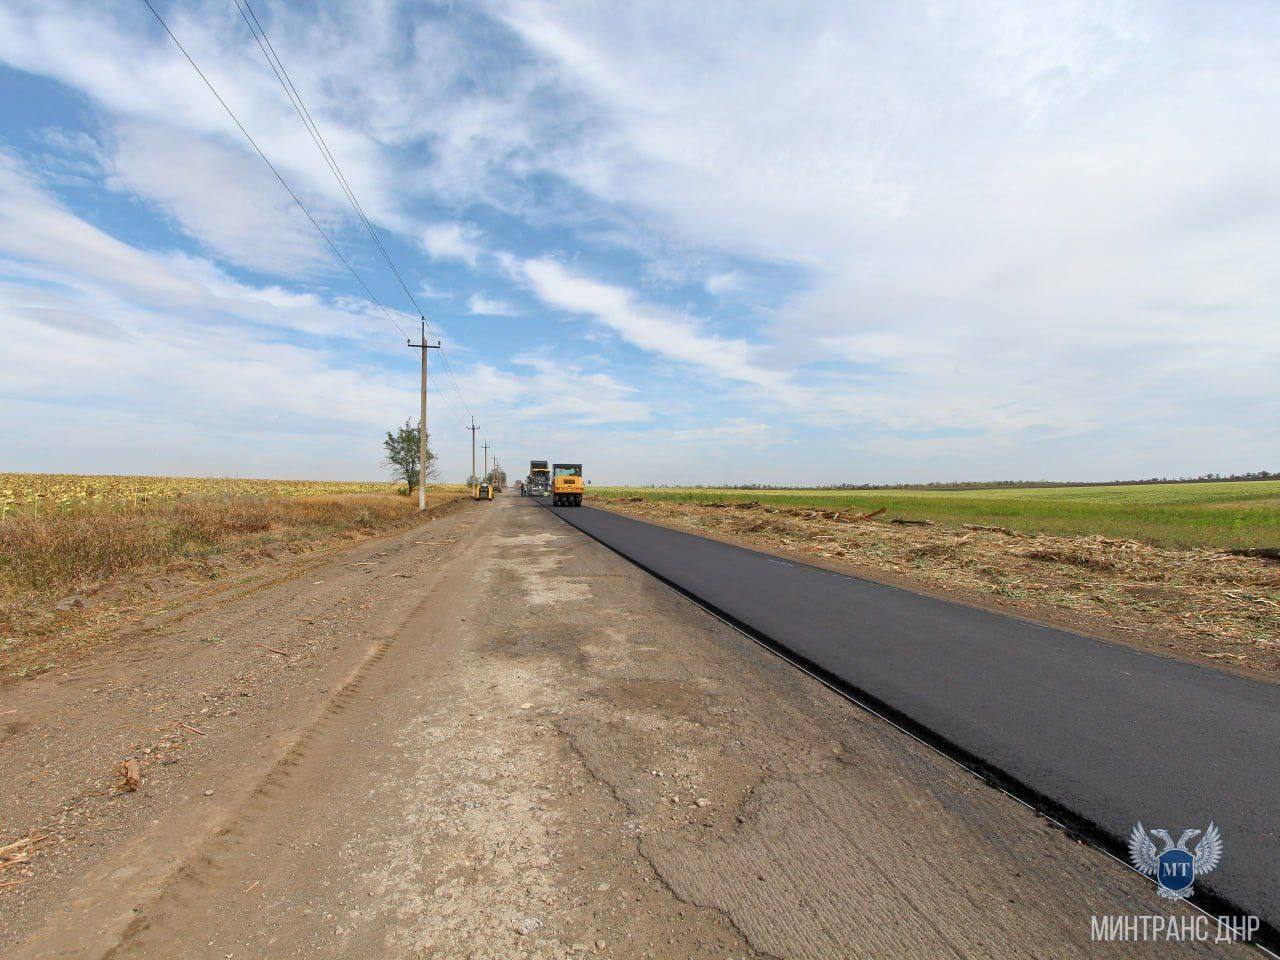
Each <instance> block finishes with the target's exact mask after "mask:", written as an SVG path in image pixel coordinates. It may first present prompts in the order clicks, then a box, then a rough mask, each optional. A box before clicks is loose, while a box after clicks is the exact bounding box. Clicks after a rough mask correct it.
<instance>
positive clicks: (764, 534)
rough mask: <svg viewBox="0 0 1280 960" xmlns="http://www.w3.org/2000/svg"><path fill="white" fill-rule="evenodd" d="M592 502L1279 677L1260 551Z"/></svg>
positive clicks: (772, 510) (1271, 576) (1278, 573)
mask: <svg viewBox="0 0 1280 960" xmlns="http://www.w3.org/2000/svg"><path fill="white" fill-rule="evenodd" d="M593 505H594V506H601V507H606V508H608V509H613V510H618V511H620V512H625V513H629V514H633V515H635V516H638V517H641V518H643V519H648V520H654V521H657V522H660V523H666V524H668V525H671V526H676V527H683V528H685V529H689V530H692V531H694V532H698V533H709V534H712V535H717V536H721V537H725V538H728V539H732V540H736V541H738V542H742V543H745V544H747V545H749V546H755V547H761V548H765V549H774V550H781V551H784V552H787V553H792V554H797V555H800V556H802V557H806V556H807V557H811V558H814V559H816V560H820V561H828V562H833V563H836V564H848V565H850V566H851V567H853V568H855V569H856V570H858V571H863V570H865V571H871V572H874V571H882V572H883V573H884V574H886V575H888V577H887V578H888V579H894V580H897V579H901V580H902V581H904V582H906V583H910V582H914V583H918V584H920V585H922V586H924V587H928V588H936V589H941V590H944V591H947V592H949V593H952V594H953V595H957V596H960V597H962V598H965V599H971V600H974V601H976V602H980V603H984V604H989V605H995V606H1000V607H1004V608H1007V609H1011V610H1015V611H1017V612H1019V613H1023V614H1026V615H1028V616H1030V617H1033V618H1037V619H1042V620H1048V621H1050V622H1055V623H1060V624H1063V625H1065V626H1069V627H1075V628H1077V629H1080V630H1082V631H1084V632H1087V633H1098V634H1100V635H1104V636H1111V637H1115V638H1117V639H1122V640H1126V641H1132V642H1134V643H1137V644H1139V645H1142V646H1155V647H1158V648H1160V649H1164V650H1168V651H1170V652H1173V653H1177V654H1179V655H1184V656H1189V657H1192V658H1204V659H1207V660H1211V661H1214V662H1217V663H1224V664H1230V665H1233V666H1237V667H1240V668H1243V669H1247V670H1250V671H1254V672H1257V673H1259V674H1263V675H1266V676H1269V677H1272V678H1276V679H1280V563H1277V562H1276V561H1275V560H1270V559H1267V558H1265V557H1250V556H1238V555H1232V554H1229V553H1225V552H1222V551H1220V550H1216V549H1206V548H1190V549H1187V548H1181V549H1180V548H1174V547H1158V546H1153V545H1151V544H1147V543H1142V542H1140V541H1138V540H1133V539H1116V538H1108V537H1100V536H1049V535H1043V534H1027V533H1021V532H1018V531H1015V530H1011V529H1007V528H1003V527H995V526H984V525H978V524H968V525H963V524H956V525H944V524H939V523H926V524H923V525H918V526H904V525H898V524H893V523H889V522H885V520H884V518H883V517H881V518H877V519H872V520H861V521H859V520H853V519H852V518H851V517H850V516H849V514H847V513H846V514H841V513H836V512H832V511H824V510H812V509H795V508H791V509H788V508H783V507H777V506H772V505H765V504H759V503H742V502H737V503H731V504H730V503H672V502H669V501H660V500H650V499H648V498H631V499H627V500H613V501H610V500H596V501H595V502H594V503H593Z"/></svg>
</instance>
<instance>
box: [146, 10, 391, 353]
mask: <svg viewBox="0 0 1280 960" xmlns="http://www.w3.org/2000/svg"><path fill="white" fill-rule="evenodd" d="M142 2H143V3H145V4H146V5H147V9H148V10H150V11H151V13H152V15H153V16H154V17H155V18H156V20H157V21H158V22H159V24H160V26H161V27H163V28H164V32H165V33H167V34H168V35H169V39H170V40H172V41H173V43H174V46H176V47H177V48H178V49H179V50H180V51H181V52H182V55H183V56H184V57H186V59H187V63H189V64H191V69H193V70H194V71H195V72H196V73H197V74H198V75H199V76H200V79H201V80H203V81H204V85H205V86H206V87H208V88H209V92H210V93H212V94H213V96H214V99H216V100H217V101H218V103H219V104H221V105H222V109H223V110H225V111H226V112H227V116H229V117H230V118H231V120H232V122H233V123H235V125H236V126H237V127H238V128H239V129H240V132H241V133H242V134H244V137H245V139H246V140H248V141H249V144H250V145H251V146H252V147H253V149H254V150H255V151H256V152H257V154H258V156H259V157H261V158H262V162H263V163H265V164H266V165H267V166H268V167H270V168H271V172H272V173H273V174H275V178H276V179H277V180H279V181H280V186H282V187H284V189H285V191H286V192H287V193H288V194H289V196H291V197H292V198H293V202H294V203H296V204H297V205H298V209H300V210H301V211H302V212H303V213H304V214H306V217H307V219H308V220H310V221H311V225H312V226H313V227H315V228H316V232H317V233H319V234H320V236H322V237H324V240H325V242H326V243H327V244H328V245H329V249H330V250H332V251H333V254H334V256H336V257H337V258H338V259H339V260H340V261H342V265H343V266H344V267H346V268H347V271H348V272H349V273H350V274H351V276H353V277H355V279H356V282H357V283H358V284H360V286H361V287H362V288H363V289H364V292H365V293H367V294H368V295H369V299H370V300H372V301H373V302H374V303H376V304H377V305H378V308H379V309H380V310H381V311H382V312H383V314H385V315H386V318H387V319H388V320H390V321H391V323H392V325H394V326H395V328H396V329H397V330H399V331H400V334H401V335H402V336H404V337H405V339H406V340H407V339H408V334H406V333H405V331H404V328H403V327H402V326H400V324H399V323H398V322H397V321H396V318H395V317H393V316H392V315H391V312H390V311H389V310H388V309H387V308H386V307H385V306H384V305H383V303H382V301H381V300H379V299H378V298H377V296H375V295H374V292H373V291H372V290H370V289H369V285H368V284H367V283H365V282H364V279H363V278H362V277H361V276H360V274H358V273H356V271H355V268H354V267H353V266H351V263H350V262H349V261H348V260H347V258H346V257H344V256H343V255H342V251H341V250H339V249H338V247H337V245H336V244H335V243H334V242H333V240H332V239H331V238H330V237H329V234H327V233H325V231H324V228H323V227H321V226H320V224H319V223H318V222H317V221H316V218H315V217H313V216H312V215H311V211H310V210H308V209H307V207H306V204H304V203H303V202H302V200H301V199H300V198H299V197H298V195H297V194H296V193H295V192H294V190H293V188H292V187H291V186H289V184H288V182H287V181H286V180H285V178H284V177H283V176H281V175H280V171H279V170H277V169H276V166H275V164H273V163H272V162H271V161H270V159H268V157H267V155H266V154H265V153H263V152H262V148H261V147H259V146H258V142H257V141H256V140H254V139H253V137H252V136H251V135H250V133H249V131H248V130H246V129H245V126H244V124H243V123H241V122H240V118H239V117H237V116H236V115H235V111H233V110H232V109H231V107H229V106H228V105H227V102H226V101H225V100H223V99H222V95H221V94H220V93H218V91H217V88H215V87H214V85H213V83H212V82H210V80H209V78H208V77H206V76H205V74H204V71H203V70H201V69H200V67H199V66H198V65H197V64H196V62H195V60H193V59H192V58H191V54H189V53H187V48H186V47H184V46H183V45H182V43H181V42H180V41H179V40H178V38H177V37H176V36H174V34H173V31H172V30H170V29H169V25H168V24H167V23H165V22H164V18H163V17H162V16H160V13H159V11H158V10H156V8H155V7H154V6H152V4H151V0H142Z"/></svg>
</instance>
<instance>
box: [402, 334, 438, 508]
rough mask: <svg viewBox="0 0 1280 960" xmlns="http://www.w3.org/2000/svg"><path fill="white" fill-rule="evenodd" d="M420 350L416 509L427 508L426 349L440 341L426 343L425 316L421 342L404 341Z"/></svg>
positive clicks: (433, 347) (432, 348)
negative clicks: (420, 387) (420, 391)
mask: <svg viewBox="0 0 1280 960" xmlns="http://www.w3.org/2000/svg"><path fill="white" fill-rule="evenodd" d="M405 342H406V343H407V344H408V345H409V346H411V347H413V348H415V349H417V350H421V351H422V407H421V410H420V414H419V417H418V509H419V510H425V509H427V351H428V350H439V349H440V341H439V340H437V341H436V342H435V343H427V318H426V317H423V318H422V342H421V343H414V342H413V341H412V340H406V341H405Z"/></svg>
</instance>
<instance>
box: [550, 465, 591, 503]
mask: <svg viewBox="0 0 1280 960" xmlns="http://www.w3.org/2000/svg"><path fill="white" fill-rule="evenodd" d="M584 489H585V487H584V485H583V480H582V464H580V463H556V464H553V465H552V467H551V503H552V505H553V506H557V507H580V506H582V494H583V491H584Z"/></svg>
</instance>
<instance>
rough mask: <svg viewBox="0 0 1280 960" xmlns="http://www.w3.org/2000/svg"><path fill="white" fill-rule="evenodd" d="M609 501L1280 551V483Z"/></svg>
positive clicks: (613, 491)
mask: <svg viewBox="0 0 1280 960" xmlns="http://www.w3.org/2000/svg"><path fill="white" fill-rule="evenodd" d="M592 494H593V496H595V497H599V498H602V499H615V500H617V499H625V498H629V497H642V498H643V499H645V500H647V501H651V502H658V503H692V504H700V503H701V504H708V503H724V504H741V503H760V504H763V505H766V506H774V507H787V508H795V509H804V508H807V509H815V510H828V511H839V512H843V513H867V512H870V511H872V510H879V509H881V508H883V509H884V511H885V518H886V519H888V518H901V519H909V520H931V521H935V522H938V523H948V524H955V525H962V524H966V523H967V524H985V525H988V526H1002V527H1011V528H1014V529H1017V530H1019V531H1021V532H1023V533H1041V534H1056V535H1060V536H1093V535H1096V536H1103V537H1110V538H1114V539H1124V540H1138V541H1141V542H1143V543H1150V544H1155V545H1161V546H1175V547H1214V548H1219V549H1249V548H1268V547H1280V481H1275V480H1258V481H1242V482H1231V483H1227V482H1223V483H1175V484H1126V485H1120V486H1099V487H1032V488H1014V489H1008V488H1005V489H998V490H954V491H942V490H939V491H932V490H930V491H924V490H856V491H852V490H851V491H842V490H705V489H702V490H700V489H692V488H683V489H641V488H627V487H602V488H594V489H593V491H592Z"/></svg>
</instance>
